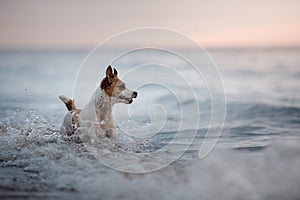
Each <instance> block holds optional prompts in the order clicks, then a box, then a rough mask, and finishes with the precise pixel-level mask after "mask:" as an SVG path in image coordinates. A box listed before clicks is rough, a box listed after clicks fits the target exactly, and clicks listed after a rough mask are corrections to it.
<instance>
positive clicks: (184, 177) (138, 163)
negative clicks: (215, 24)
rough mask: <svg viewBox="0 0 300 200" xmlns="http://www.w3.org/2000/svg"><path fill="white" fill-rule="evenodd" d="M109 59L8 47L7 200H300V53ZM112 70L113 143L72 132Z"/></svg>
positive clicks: (0, 120)
mask: <svg viewBox="0 0 300 200" xmlns="http://www.w3.org/2000/svg"><path fill="white" fill-rule="evenodd" d="M99 53H100V52H95V51H94V52H91V50H90V49H19V50H13V49H8V50H6V49H2V50H0V94H1V96H0V198H1V199H172V200H174V199H195V200H196V199H197V200H199V199H211V200H214V199H224V200H226V199H228V200H232V199H251V200H252V199H254V200H261V199H273V200H274V199H278V200H279V199H280V200H281V199H300V190H299V188H300V170H299V169H300V131H299V130H300V87H299V86H300V49H299V48H236V49H207V50H206V51H200V52H199V51H198V50H194V49H181V50H180V54H177V53H176V52H174V51H172V52H169V51H166V50H161V49H152V48H146V49H142V50H135V51H131V52H128V53H126V54H122V55H121V56H120V52H119V50H118V49H113V48H112V49H106V50H101V54H99ZM108 59H109V61H110V62H106V60H108ZM108 64H111V65H112V67H114V68H116V69H117V71H118V74H119V78H120V79H121V80H122V81H123V82H124V83H126V86H127V87H128V88H130V89H132V90H135V91H137V92H138V97H137V98H136V99H134V101H133V103H132V104H130V105H126V104H117V105H115V107H114V110H113V115H114V121H115V124H116V128H115V130H114V133H113V136H112V137H111V138H106V137H105V136H103V133H102V132H101V131H99V130H96V129H97V128H94V129H83V130H81V131H80V132H76V133H75V134H74V135H72V136H66V135H64V134H62V133H61V131H60V128H61V124H62V122H63V119H64V116H65V114H66V113H67V109H66V108H65V106H64V104H63V103H62V102H61V101H60V100H59V98H58V96H59V95H65V96H68V97H70V98H73V99H75V103H76V105H77V106H78V107H79V108H83V107H84V106H85V105H86V104H87V103H88V102H89V100H90V98H91V96H92V95H93V91H94V90H95V89H96V88H97V87H99V83H100V81H101V79H102V78H104V77H105V69H106V67H107V65H108ZM89 133H90V134H92V136H91V137H88V139H86V137H82V135H88V134H89Z"/></svg>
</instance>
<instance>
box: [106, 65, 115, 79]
mask: <svg viewBox="0 0 300 200" xmlns="http://www.w3.org/2000/svg"><path fill="white" fill-rule="evenodd" d="M106 77H107V78H113V77H114V75H113V71H112V68H111V66H110V65H109V66H108V67H107V69H106Z"/></svg>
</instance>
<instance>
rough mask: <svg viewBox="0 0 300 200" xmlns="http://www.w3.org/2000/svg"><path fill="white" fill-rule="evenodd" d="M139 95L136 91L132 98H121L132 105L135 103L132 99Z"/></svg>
mask: <svg viewBox="0 0 300 200" xmlns="http://www.w3.org/2000/svg"><path fill="white" fill-rule="evenodd" d="M137 95H138V93H137V92H136V91H133V92H132V93H131V97H126V96H120V99H123V100H125V101H127V102H128V104H131V103H132V102H133V100H132V99H134V98H136V97H137Z"/></svg>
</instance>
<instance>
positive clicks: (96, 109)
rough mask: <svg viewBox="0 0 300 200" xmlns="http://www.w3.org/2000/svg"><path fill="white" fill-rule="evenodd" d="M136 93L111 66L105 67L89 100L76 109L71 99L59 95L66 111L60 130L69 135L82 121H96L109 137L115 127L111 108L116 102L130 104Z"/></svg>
mask: <svg viewBox="0 0 300 200" xmlns="http://www.w3.org/2000/svg"><path fill="white" fill-rule="evenodd" d="M137 95H138V93H137V92H136V91H133V90H130V89H128V88H127V87H126V84H125V83H124V82H123V81H121V80H120V79H119V78H118V72H117V70H116V69H115V68H114V69H112V67H111V66H108V67H107V69H106V77H105V78H103V79H102V81H101V83H100V86H99V87H97V89H96V90H95V92H94V94H93V96H92V98H91V100H90V102H89V103H88V104H87V105H86V106H85V107H84V108H83V109H78V108H77V107H76V105H75V102H74V100H73V99H70V98H68V97H66V96H64V95H60V96H59V99H60V100H61V101H62V102H63V103H65V105H66V107H67V109H68V113H67V114H66V115H65V117H64V120H63V124H62V126H61V132H62V133H64V134H66V135H68V136H70V135H72V134H74V132H75V131H76V130H77V129H78V128H79V127H80V125H81V123H84V122H96V123H97V124H98V125H99V128H101V129H102V130H103V131H104V132H105V135H106V136H107V137H111V135H112V129H114V128H115V124H114V120H113V114H112V110H113V107H114V105H115V104H116V103H124V104H131V103H132V102H133V99H134V98H137Z"/></svg>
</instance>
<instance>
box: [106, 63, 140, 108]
mask: <svg viewBox="0 0 300 200" xmlns="http://www.w3.org/2000/svg"><path fill="white" fill-rule="evenodd" d="M100 88H101V89H102V90H104V91H105V93H106V94H107V95H108V96H109V97H110V98H112V100H113V102H114V103H125V104H131V103H132V101H133V100H132V99H133V98H136V97H137V92H136V91H132V90H130V89H128V88H126V85H125V83H124V82H123V81H121V80H120V79H119V78H118V72H117V70H116V69H115V68H114V70H113V69H112V68H111V66H108V67H107V69H106V77H105V78H104V79H102V81H101V84H100Z"/></svg>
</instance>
